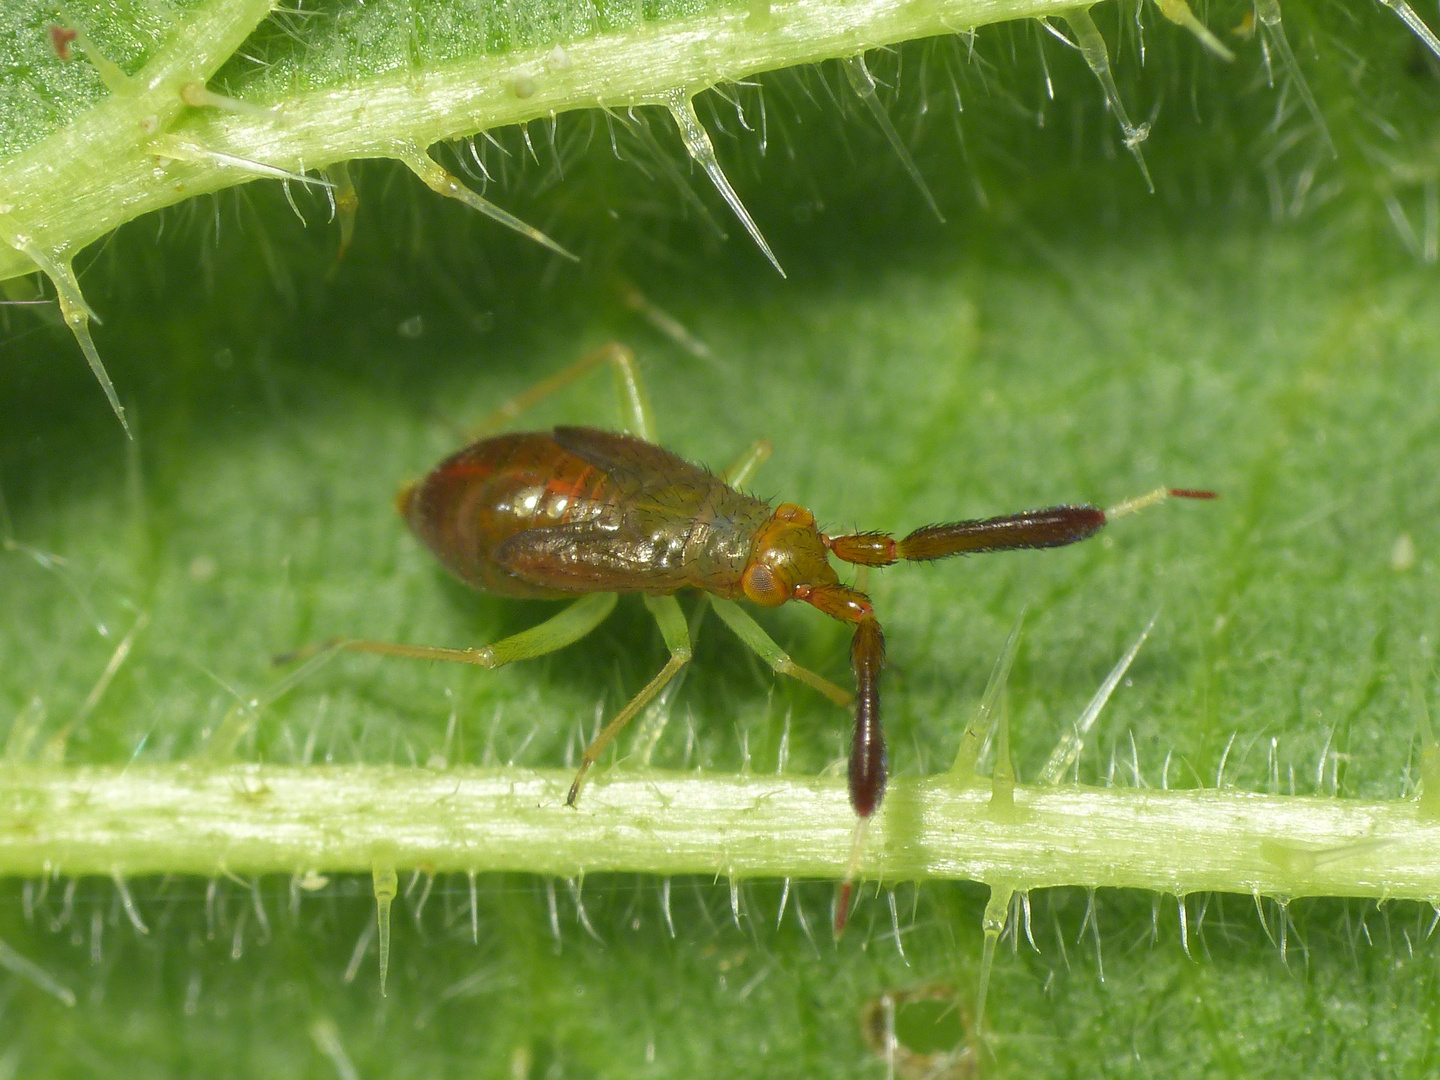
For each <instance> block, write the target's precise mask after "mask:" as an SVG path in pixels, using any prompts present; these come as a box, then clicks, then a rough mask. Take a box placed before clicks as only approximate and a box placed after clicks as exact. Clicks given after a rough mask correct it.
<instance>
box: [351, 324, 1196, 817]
mask: <svg viewBox="0 0 1440 1080" xmlns="http://www.w3.org/2000/svg"><path fill="white" fill-rule="evenodd" d="M602 363H608V364H610V365H611V366H612V367H613V369H614V371H615V374H616V376H617V382H618V386H619V389H620V396H621V401H622V405H623V406H624V411H625V413H626V416H627V426H628V427H629V429H630V433H627V434H618V433H614V432H609V431H600V430H597V429H594V428H585V427H557V428H555V429H554V430H553V431H549V432H529V433H523V434H508V435H495V436H491V437H488V438H482V439H480V440H479V441H477V442H474V443H472V444H471V445H469V446H467V447H465V448H464V449H463V450H460V451H458V452H457V453H455V454H452V455H451V456H450V457H448V458H446V459H445V460H444V461H442V462H441V463H440V464H439V465H437V466H435V468H434V469H433V470H432V471H431V472H430V473H429V475H427V476H426V477H425V478H424V479H422V480H420V481H419V482H417V483H415V484H413V485H411V486H409V487H407V488H405V489H404V490H403V491H402V492H401V493H400V495H399V497H398V498H397V500H396V506H397V509H398V510H399V512H400V514H401V516H402V517H403V518H404V519H405V521H406V522H407V523H408V524H409V526H410V528H411V530H412V531H413V532H414V533H415V535H416V536H417V537H419V538H420V540H421V541H422V542H423V543H424V544H425V545H426V546H427V547H428V548H429V549H430V550H431V551H432V552H433V553H434V554H435V556H436V558H437V559H439V561H440V562H441V564H442V565H444V566H445V568H446V569H447V570H449V571H450V572H451V573H452V574H454V575H455V576H456V577H458V578H459V579H460V580H461V581H464V582H465V583H467V584H469V585H472V586H474V587H476V588H478V589H482V590H484V591H486V592H490V593H495V594H497V595H501V596H513V597H532V598H543V599H555V600H563V599H569V600H570V601H571V603H570V604H569V605H567V606H566V607H565V608H564V609H563V610H561V611H560V612H559V613H558V614H557V615H555V616H553V617H552V618H550V619H549V620H547V621H545V622H543V623H541V624H540V625H538V626H535V627H533V628H531V629H529V630H525V631H523V632H521V633H519V634H515V635H514V636H512V637H508V638H505V639H503V640H501V641H497V642H495V643H493V644H491V645H487V646H484V647H482V648H478V649H451V648H436V647H432V646H421V645H404V644H394V643H389V642H378V641H339V642H335V643H334V646H335V647H337V648H343V649H349V650H352V651H356V652H369V653H381V654H385V655H389V656H402V657H409V658H412V659H419V660H448V661H457V662H461V663H467V664H476V665H479V666H481V667H486V668H496V667H500V666H501V665H503V664H509V663H513V662H514V661H516V660H525V659H529V658H531V657H537V656H543V655H545V654H546V653H551V652H554V651H556V650H557V649H561V648H563V647H565V646H566V645H569V644H571V643H572V642H574V641H577V640H578V639H580V638H581V637H584V636H585V635H586V634H588V633H590V632H591V631H592V630H594V629H595V628H596V627H597V626H599V625H600V623H601V622H603V621H604V620H605V618H606V617H607V616H608V615H609V614H610V612H611V611H612V610H614V607H615V603H616V598H617V596H618V594H620V593H639V594H640V595H641V596H642V598H643V600H644V602H645V604H646V606H647V607H648V608H649V609H650V612H651V614H652V615H653V616H654V617H655V621H656V622H657V623H658V624H659V627H660V632H661V634H662V636H663V637H664V639H665V644H666V646H667V647H668V648H669V650H670V658H669V660H668V661H667V662H666V663H665V666H664V667H663V668H661V670H660V672H659V673H658V674H657V675H656V676H655V677H654V678H653V679H651V680H650V682H649V683H648V684H646V686H645V687H644V688H643V689H642V690H641V691H640V692H639V693H638V694H636V695H635V696H634V697H633V698H632V699H631V700H630V702H629V703H628V704H626V705H625V707H624V708H623V709H621V710H620V711H619V712H618V713H617V714H616V715H615V716H614V717H613V718H612V719H611V720H610V722H609V723H608V724H607V725H606V726H605V727H604V728H603V729H602V730H601V732H600V733H599V735H597V736H596V737H595V738H594V740H593V741H592V742H591V743H590V745H589V746H588V747H587V748H586V750H585V753H584V756H583V758H582V760H581V764H580V768H579V771H578V773H577V774H576V776H575V781H574V783H573V784H572V785H571V788H570V793H569V797H568V799H567V802H568V804H569V805H571V806H573V805H575V802H576V800H577V799H578V798H579V796H580V790H581V787H582V785H583V784H584V781H585V776H586V773H587V772H588V771H589V770H590V768H591V766H592V765H594V763H595V762H596V761H597V760H598V759H599V756H600V754H601V753H602V752H603V751H604V750H605V748H606V747H607V746H609V744H610V743H611V742H612V741H613V740H614V739H615V737H616V735H618V734H619V733H620V731H621V730H622V729H623V728H624V727H625V725H626V724H627V723H628V722H629V721H630V720H631V719H632V718H633V717H634V716H635V715H636V714H637V713H638V712H639V711H640V709H642V708H643V707H644V706H645V705H646V703H647V702H649V701H650V700H651V699H652V698H654V697H655V695H656V694H658V693H659V692H660V691H661V690H662V689H663V688H664V687H665V685H666V684H667V683H668V682H670V680H671V679H673V678H674V677H675V675H676V673H678V672H679V671H680V669H681V668H682V667H683V666H684V665H685V664H686V663H687V662H688V661H689V660H690V656H691V645H690V636H689V629H688V627H687V624H686V620H685V616H684V614H683V613H682V611H681V609H680V605H679V602H678V601H677V600H676V594H677V593H678V592H680V591H681V590H682V589H687V588H689V589H698V590H700V591H702V592H703V593H706V594H708V597H707V599H708V602H709V603H711V604H712V605H713V606H714V608H715V611H716V613H717V614H718V615H719V616H720V618H721V620H722V621H723V622H724V623H725V624H726V625H727V626H728V627H729V628H730V629H731V630H732V631H734V633H735V634H736V635H737V636H738V637H739V638H740V640H741V641H743V642H744V643H745V644H746V645H747V646H749V647H750V648H751V649H752V650H754V651H755V653H756V654H758V655H759V656H760V657H761V659H763V660H765V661H766V662H767V663H768V664H769V665H770V666H771V667H772V668H773V669H774V670H775V671H776V672H778V673H780V674H782V675H788V676H790V677H792V678H795V679H798V680H800V681H802V682H804V683H807V684H809V685H810V686H812V687H814V688H815V689H817V690H819V691H820V692H821V693H823V694H825V695H826V696H827V697H829V698H830V699H831V700H832V701H834V702H836V703H837V704H839V705H842V706H848V705H850V704H851V703H852V701H853V703H854V707H855V709H854V730H853V735H852V739H851V749H850V760H849V794H850V804H851V806H852V807H854V809H855V813H856V814H857V815H859V817H860V818H861V819H862V820H863V819H866V818H868V817H870V816H871V815H872V814H873V813H874V812H875V810H876V809H877V808H878V807H879V806H880V803H881V800H882V799H883V798H884V794H885V781H886V753H885V736H884V731H883V728H882V725H881V708H880V701H881V699H880V674H881V670H882V668H883V667H884V666H885V637H884V634H883V633H882V631H881V629H880V623H879V621H878V620H877V619H876V617H875V611H874V608H873V606H872V605H871V602H870V598H869V597H868V596H867V595H866V594H865V593H864V592H862V591H861V590H859V589H857V588H853V587H851V586H848V585H845V584H843V583H842V582H841V581H840V578H839V575H838V574H837V573H836V571H835V568H834V567H833V566H832V565H831V562H830V559H831V557H832V556H833V557H834V558H836V559H839V560H841V561H842V562H846V563H851V564H854V565H857V566H861V567H883V566H890V565H892V564H893V563H896V562H901V561H909V562H928V561H932V560H935V559H944V558H949V557H950V556H953V555H966V554H975V553H979V552H987V551H1010V550H1015V549H1020V548H1050V547H1060V546H1062V545H1065V544H1073V543H1075V542H1077V541H1080V540H1084V539H1086V538H1088V537H1091V536H1093V535H1095V533H1096V532H1098V531H1099V530H1100V529H1101V528H1102V527H1103V526H1104V525H1105V524H1106V521H1107V512H1106V511H1103V510H1100V509H1099V508H1097V507H1094V506H1055V507H1049V508H1047V509H1043V510H1030V511H1026V512H1024V513H1019V514H1010V515H1007V516H1004V517H994V518H987V519H984V520H979V521H956V522H950V523H947V524H941V525H928V526H926V527H924V528H921V529H917V530H915V531H914V532H912V533H910V534H909V535H908V536H905V537H904V538H903V539H896V538H895V537H893V536H891V535H890V534H888V533H882V532H863V533H851V534H846V535H839V536H831V535H828V534H826V533H824V532H822V531H821V530H820V528H819V527H818V526H817V524H816V522H815V516H814V515H813V514H812V513H811V512H810V511H809V510H807V509H805V508H804V507H802V506H799V505H797V504H795V503H782V504H780V505H779V506H775V507H771V506H770V505H769V504H768V503H765V502H762V501H761V500H759V499H756V498H753V497H751V496H749V495H746V494H743V493H742V492H741V491H739V490H737V487H736V485H738V484H740V483H743V482H744V480H746V479H747V478H748V477H749V475H750V474H751V473H752V472H753V471H754V469H755V468H756V467H758V465H759V464H761V463H762V462H763V461H764V459H765V458H766V457H768V456H769V444H768V443H765V442H764V441H763V440H762V441H761V442H757V443H756V444H755V445H754V446H752V447H751V449H750V452H749V453H748V454H747V455H746V456H745V457H744V458H742V459H741V461H740V462H738V463H737V464H736V466H734V467H732V468H731V469H729V470H726V472H725V473H723V474H721V475H716V474H714V473H712V472H709V471H707V470H705V469H703V468H700V467H699V466H696V465H692V464H690V463H689V462H686V461H684V460H682V459H681V458H679V457H677V456H676V455H674V454H672V453H671V452H670V451H668V450H664V449H662V448H661V447H660V446H658V445H656V442H655V429H654V423H653V421H652V419H651V416H650V408H649V405H648V403H647V401H646V397H645V393H644V390H643V388H642V386H641V383H640V378H639V372H638V370H637V368H636V365H635V358H634V355H633V354H632V353H631V352H630V350H629V349H627V348H625V347H623V346H620V345H609V346H606V347H605V348H602V349H599V350H596V351H595V352H593V353H591V354H589V355H587V356H586V357H584V358H583V359H581V360H580V361H578V362H577V363H575V364H574V365H572V366H571V367H570V368H568V369H566V370H565V371H563V372H561V373H560V374H558V375H556V376H554V377H552V378H551V379H549V380H547V381H545V382H543V383H541V384H539V385H538V386H536V387H535V388H534V389H532V390H531V391H529V392H528V393H526V394H525V395H522V396H521V397H519V398H516V399H515V400H514V401H512V402H510V403H508V404H507V405H506V406H504V407H503V408H501V409H500V410H499V411H498V412H497V413H495V414H494V415H493V416H492V417H491V418H489V420H488V421H487V422H486V423H487V424H493V425H495V426H498V425H499V424H502V423H504V422H505V421H507V420H509V419H512V418H513V417H515V416H516V415H518V414H519V413H521V412H523V411H524V410H525V409H526V408H528V407H529V406H531V405H533V404H534V403H535V402H536V401H538V400H539V399H541V398H542V397H545V396H547V395H548V394H551V393H553V392H554V391H555V390H557V389H559V388H560V387H562V386H565V385H567V384H568V383H570V382H573V381H574V380H575V379H577V378H578V377H579V376H580V375H582V374H584V373H585V372H587V371H589V370H590V369H592V368H595V367H597V366H598V365H600V364H602ZM1170 497H1184V498H1202V499H1203V498H1213V497H1214V495H1213V494H1212V493H1211V492H1206V491H1193V490H1185V489H1173V488H1162V489H1159V490H1158V491H1156V492H1152V493H1151V494H1150V495H1147V496H1142V497H1141V498H1139V499H1133V500H1130V501H1128V502H1126V503H1122V504H1121V505H1120V506H1119V507H1116V508H1113V509H1112V510H1111V511H1109V513H1108V517H1115V516H1117V515H1119V514H1123V513H1129V512H1132V511H1134V510H1138V509H1140V508H1142V507H1144V506H1149V505H1152V504H1153V503H1156V502H1159V501H1161V500H1163V499H1165V498H1170ZM741 600H745V601H749V602H750V603H752V604H756V605H758V606H760V607H778V606H779V605H781V604H785V603H788V602H790V601H796V600H798V601H801V602H803V603H807V604H810V605H811V606H812V607H815V608H816V609H818V610H819V611H821V612H823V613H824V614H826V615H829V616H830V617H831V618H834V619H839V620H841V621H842V622H845V623H848V624H850V625H851V626H853V627H854V636H853V638H852V641H851V646H850V661H851V667H852V669H853V671H854V677H855V693H854V694H853V695H851V694H850V693H849V692H848V691H846V690H844V689H842V688H841V687H838V686H836V685H835V684H834V683H831V682H830V681H828V680H827V679H824V678H822V677H821V676H820V675H817V674H816V673H815V672H812V671H809V670H807V669H805V668H803V667H800V666H799V665H798V664H796V663H795V662H794V661H793V660H791V659H790V657H789V656H787V655H786V654H785V652H784V650H782V649H781V648H780V647H779V646H778V645H777V644H775V642H774V641H773V640H772V639H771V638H770V636H769V635H768V634H766V633H765V631H764V630H763V629H762V628H761V627H760V625H759V624H758V623H756V622H755V620H754V619H753V618H751V616H750V615H749V614H747V613H746V612H745V610H744V609H743V608H741V607H740V605H739V604H738V603H737V601H741Z"/></svg>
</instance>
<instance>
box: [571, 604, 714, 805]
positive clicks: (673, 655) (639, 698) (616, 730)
mask: <svg viewBox="0 0 1440 1080" xmlns="http://www.w3.org/2000/svg"><path fill="white" fill-rule="evenodd" d="M645 606H646V607H647V608H649V609H650V614H651V615H654V616H655V621H656V622H657V623H659V624H660V633H661V635H662V636H663V637H664V638H665V647H666V648H668V649H669V650H670V659H669V660H667V661H666V662H665V666H664V667H663V668H661V669H660V674H658V675H656V676H655V677H654V678H653V679H651V680H650V681H649V682H648V683H647V684H646V685H645V688H644V689H643V690H641V691H640V692H639V693H638V694H636V695H635V696H634V697H633V698H631V699H630V703H629V704H628V705H626V706H625V707H624V708H623V709H621V710H620V711H619V712H618V713H616V714H615V718H614V719H613V720H611V721H610V723H608V724H606V725H605V729H604V730H603V731H601V732H600V734H599V735H597V736H595V740H594V741H593V742H592V743H591V744H590V745H589V746H587V747H586V748H585V753H584V755H583V756H582V757H581V759H580V771H579V772H577V773H576V774H575V782H574V783H573V784H571V785H570V795H569V797H567V798H566V800H565V805H566V806H574V805H575V800H577V799H578V798H580V788H581V787H582V786H583V785H584V783H585V774H586V773H588V772H589V771H590V766H592V765H594V764H595V762H596V761H598V760H599V758H600V755H601V754H603V753H604V752H605V748H606V747H607V746H609V745H610V744H611V743H612V742H614V741H615V736H616V735H619V734H620V732H621V731H622V730H623V729H624V727H625V725H626V724H628V723H629V722H630V721H631V720H633V719H634V718H635V714H636V713H638V712H639V711H640V710H641V709H643V708H644V707H645V705H646V704H647V703H648V702H649V701H650V699H651V698H653V697H654V696H655V695H656V694H658V693H659V692H660V691H661V690H663V689H665V684H666V683H668V682H669V681H670V680H671V679H673V678H674V677H675V676H676V674H677V673H678V672H679V671H680V669H681V668H682V667H684V666H685V665H686V664H687V663H688V662H689V661H690V628H689V627H688V626H687V625H686V624H685V613H684V612H683V611H681V610H680V602H679V601H678V600H676V599H675V597H673V596H646V597H645Z"/></svg>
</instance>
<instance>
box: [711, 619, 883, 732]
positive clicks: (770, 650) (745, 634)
mask: <svg viewBox="0 0 1440 1080" xmlns="http://www.w3.org/2000/svg"><path fill="white" fill-rule="evenodd" d="M710 603H711V605H712V606H713V607H714V608H715V614H717V615H719V616H720V618H721V619H722V620H723V621H724V623H725V625H726V626H728V627H730V629H731V630H733V631H734V632H735V636H736V637H738V638H739V639H740V640H741V641H743V642H744V643H745V644H746V645H748V646H749V647H750V648H751V649H752V650H754V652H755V655H756V656H758V657H760V659H761V660H764V661H765V662H766V663H767V664H769V665H770V666H771V667H772V668H773V669H774V670H775V672H776V673H777V674H780V675H789V676H790V677H791V678H792V679H799V680H800V681H801V682H803V683H805V684H806V685H808V686H813V687H814V688H815V689H816V690H819V691H820V692H821V693H822V694H824V695H825V696H826V697H828V698H829V699H830V700H831V701H833V702H835V704H836V705H841V706H847V705H849V704H850V703H851V702H852V701H854V700H855V695H853V694H851V693H850V692H849V691H848V690H843V689H841V688H840V687H838V686H836V685H835V684H834V683H832V682H831V681H830V680H829V679H825V678H821V677H820V676H819V675H816V674H815V672H813V671H810V670H809V669H808V668H803V667H801V666H800V665H799V664H797V663H795V661H793V660H791V659H790V657H789V655H788V654H787V653H786V652H785V650H784V649H782V648H780V646H779V645H776V644H775V642H774V640H773V639H771V637H770V635H769V634H767V633H765V631H764V630H763V629H762V628H761V626H760V624H759V623H757V622H756V621H755V620H754V619H752V618H751V617H750V615H749V614H748V613H747V612H746V611H745V609H744V608H742V607H741V606H740V605H739V604H737V603H735V602H734V601H731V600H722V599H721V598H720V597H718V596H712V597H711V598H710Z"/></svg>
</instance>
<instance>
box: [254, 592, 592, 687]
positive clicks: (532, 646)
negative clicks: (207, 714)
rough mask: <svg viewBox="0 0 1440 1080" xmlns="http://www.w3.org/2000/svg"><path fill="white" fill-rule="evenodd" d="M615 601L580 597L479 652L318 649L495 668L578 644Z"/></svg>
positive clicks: (340, 645) (394, 646)
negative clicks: (543, 619) (550, 615)
mask: <svg viewBox="0 0 1440 1080" xmlns="http://www.w3.org/2000/svg"><path fill="white" fill-rule="evenodd" d="M615 599H616V597H615V594H614V593H592V594H591V595H589V596H584V597H581V598H580V599H579V600H576V601H575V602H574V603H573V604H570V605H568V606H567V607H566V608H565V609H564V610H563V611H561V612H560V613H559V614H558V615H555V616H552V617H551V618H549V619H546V620H545V621H544V622H542V623H541V624H540V625H539V626H532V627H531V628H530V629H529V630H522V631H520V633H518V634H514V635H512V636H510V637H507V638H501V639H500V640H499V641H497V642H494V643H493V644H491V645H486V646H484V647H483V648H479V649H446V648H441V647H438V646H434V645H404V644H400V643H398V642H391V641H345V640H340V641H335V642H330V643H327V645H325V646H320V647H319V648H327V647H328V648H333V649H336V650H341V651H345V652H363V653H379V654H381V655H382V656H400V657H404V658H406V659H408V660H447V661H450V662H451V663H457V664H475V665H477V666H479V667H483V668H497V667H500V666H501V665H503V664H510V663H514V662H515V661H516V660H529V659H531V658H532V657H536V656H544V655H545V654H546V653H552V652H555V651H557V650H559V649H563V648H564V647H565V646H566V645H570V644H573V643H574V642H576V641H579V640H580V639H581V638H582V637H584V636H585V635H586V634H588V633H590V631H592V630H594V629H595V628H596V627H597V626H599V625H600V624H601V623H602V622H604V621H605V618H606V616H608V615H609V614H610V612H612V611H614V610H615ZM316 651H318V649H316V648H311V649H301V650H299V651H297V652H293V653H289V654H287V655H285V656H282V657H278V658H277V662H288V661H291V660H299V659H302V658H304V657H306V656H308V655H310V654H311V653H312V652H316Z"/></svg>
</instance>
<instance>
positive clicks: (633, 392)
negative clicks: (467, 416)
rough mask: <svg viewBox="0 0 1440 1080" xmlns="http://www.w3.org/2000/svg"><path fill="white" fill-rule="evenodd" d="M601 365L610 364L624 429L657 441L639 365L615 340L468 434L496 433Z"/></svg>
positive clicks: (516, 399)
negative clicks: (613, 374)
mask: <svg viewBox="0 0 1440 1080" xmlns="http://www.w3.org/2000/svg"><path fill="white" fill-rule="evenodd" d="M601 364H609V365H610V367H611V369H612V370H613V371H614V373H615V391H616V395H617V396H618V398H619V402H620V413H621V417H622V419H623V423H624V427H625V430H626V431H628V432H630V434H632V435H634V436H636V437H637V438H641V439H644V440H645V441H646V442H648V443H653V442H656V441H658V435H657V434H656V430H655V415H654V413H653V412H652V411H651V409H650V398H649V395H648V394H646V392H645V383H644V381H643V380H642V379H641V378H640V366H639V364H637V363H636V361H635V353H634V352H632V351H631V350H630V349H629V348H627V347H626V346H624V345H621V344H620V343H619V342H616V341H612V342H611V343H610V344H609V345H602V346H601V347H600V348H598V349H595V350H594V351H593V352H588V353H586V354H585V355H584V356H582V357H581V358H580V359H579V360H576V361H575V362H574V363H573V364H571V365H570V366H569V367H567V368H565V369H564V370H563V371H559V372H556V373H555V374H554V375H551V376H550V377H549V378H548V379H543V380H541V381H540V382H538V383H536V384H535V385H534V386H532V387H531V388H530V389H529V390H526V391H525V392H524V393H523V394H519V395H517V396H516V397H513V398H511V399H510V400H509V401H507V402H505V404H504V405H501V406H500V408H498V409H496V410H495V411H494V412H493V413H491V414H490V415H489V416H487V417H485V419H483V420H481V421H480V424H479V426H478V427H477V428H476V429H475V431H474V432H472V433H471V434H472V437H473V438H477V439H478V438H480V437H482V436H485V435H489V434H492V433H493V432H495V431H498V430H499V429H500V428H502V427H504V426H505V425H506V424H508V423H509V422H510V421H511V420H514V419H515V418H516V417H517V416H519V415H520V414H521V413H523V412H525V411H526V410H528V409H531V408H533V407H534V406H536V405H538V404H539V403H540V402H542V401H544V400H545V399H546V398H547V397H549V396H550V395H551V394H554V393H556V392H558V391H560V390H563V389H564V388H565V387H567V386H569V385H570V384H571V383H573V382H575V381H576V380H578V379H579V378H580V377H581V376H582V375H586V374H588V373H589V372H590V371H592V370H594V369H595V368H596V367H598V366H599V365H601Z"/></svg>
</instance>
